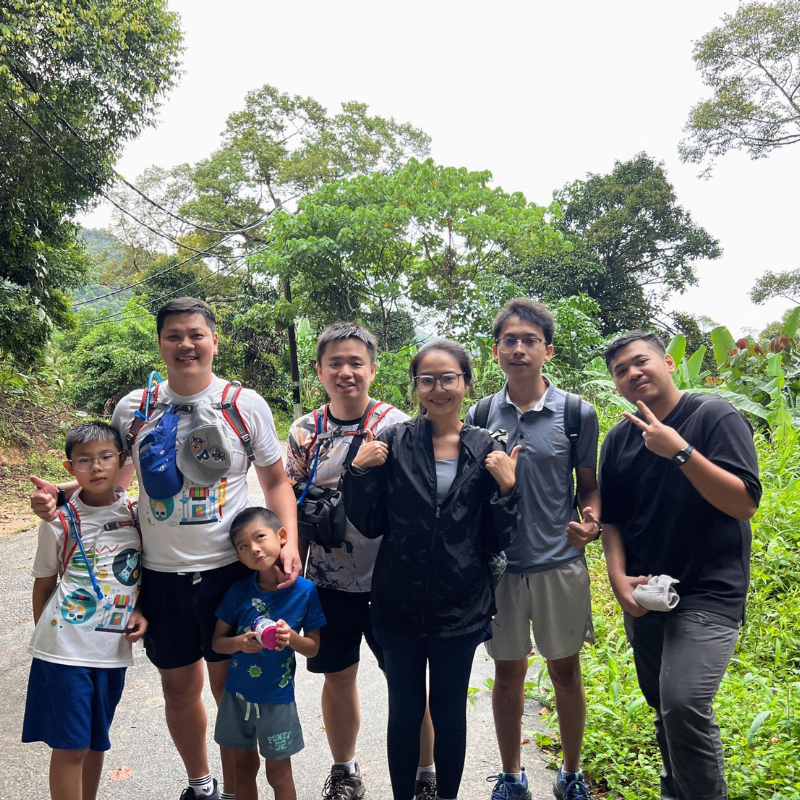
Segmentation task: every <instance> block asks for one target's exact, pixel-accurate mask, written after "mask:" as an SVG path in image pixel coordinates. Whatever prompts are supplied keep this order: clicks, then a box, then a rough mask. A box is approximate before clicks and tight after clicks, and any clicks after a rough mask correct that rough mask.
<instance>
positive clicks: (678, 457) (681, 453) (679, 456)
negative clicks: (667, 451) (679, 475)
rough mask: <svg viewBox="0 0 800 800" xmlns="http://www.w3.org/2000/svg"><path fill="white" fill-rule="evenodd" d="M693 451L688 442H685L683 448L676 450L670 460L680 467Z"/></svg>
mask: <svg viewBox="0 0 800 800" xmlns="http://www.w3.org/2000/svg"><path fill="white" fill-rule="evenodd" d="M693 452H694V447H692V446H691V445H690V444H687V445H686V447H685V448H684V449H683V450H678V452H677V453H675V455H674V456H672V460H673V461H674V462H675V463H676V464H677V465H678V466H679V467H682V466H683V465H684V464H685V463H686V462H687V461H688V460H689V457H690V456H691V455H692V453H693Z"/></svg>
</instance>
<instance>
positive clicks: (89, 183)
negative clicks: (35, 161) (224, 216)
mask: <svg viewBox="0 0 800 800" xmlns="http://www.w3.org/2000/svg"><path fill="white" fill-rule="evenodd" d="M6 108H8V110H9V111H10V112H11V113H12V114H13V115H14V116H15V117H16V118H17V119H18V120H19V121H20V122H21V123H22V124H23V125H24V126H25V127H26V128H28V129H29V130H30V131H31V132H32V133H33V134H34V135H35V136H36V137H37V138H38V139H40V140H41V141H42V143H43V144H44V145H45V147H47V149H48V150H50V151H51V152H52V153H53V154H54V155H56V156H58V158H60V159H61V160H62V161H63V162H64V163H65V164H66V165H67V166H68V167H69V168H70V169H71V170H72V171H73V172H74V173H75V174H76V175H77V176H78V177H79V178H80V179H81V180H82V181H83V182H84V183H86V185H87V186H89V188H91V189H93V190H94V191H95V192H96V193H97V194H99V195H100V196H101V197H104V198H105V199H106V200H108V202H109V203H111V205H113V206H115V207H116V208H118V209H119V210H120V211H121V212H122V213H123V214H125V215H126V216H128V217H130V218H131V219H132V220H133V221H134V222H137V223H138V224H139V225H141V226H142V227H143V228H146V229H147V230H149V231H150V232H151V233H154V234H155V235H156V236H160V237H161V238H162V239H166V240H167V241H168V242H171V243H172V244H174V245H177V246H178V247H183V248H184V249H186V250H191V251H192V252H194V253H197V254H198V255H206V254H207V253H208V250H198V249H197V248H196V247H190V246H189V245H188V244H184V243H182V242H179V241H178V240H177V239H174V238H173V237H172V236H170V235H169V234H166V233H164V232H163V231H159V230H156V229H155V228H154V227H153V226H152V225H148V224H147V223H146V222H143V221H142V220H141V219H139V218H138V217H137V216H136V215H135V214H133V213H131V212H130V211H128V209H126V208H124V207H123V206H121V205H120V204H119V203H118V202H117V201H116V200H114V199H113V198H111V197H109V195H107V194H106V193H105V192H104V191H103V190H102V189H101V188H100V187H99V186H98V185H97V184H96V183H95V182H94V181H93V180H91V179H90V178H88V177H87V176H86V175H84V174H83V173H82V172H81V171H80V170H79V169H78V168H77V167H76V166H75V165H74V164H73V163H72V162H71V161H70V160H69V159H68V158H66V156H64V155H62V154H61V153H59V152H58V150H56V148H55V147H53V145H52V144H50V142H49V141H48V140H47V138H46V137H45V136H44V134H43V133H42V132H41V131H39V130H38V128H36V127H35V126H34V125H33V124H32V123H31V122H29V121H28V120H27V119H25V117H24V116H22V114H20V113H19V112H18V111H17V109H16V108H15V107H14V106H13V104H12V103H10V102H7V103H6ZM214 246H216V245H214Z"/></svg>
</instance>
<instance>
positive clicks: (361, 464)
mask: <svg viewBox="0 0 800 800" xmlns="http://www.w3.org/2000/svg"><path fill="white" fill-rule="evenodd" d="M388 457H389V445H388V444H386V442H378V441H376V439H375V434H374V433H373V432H372V431H371V430H369V429H367V432H366V434H364V441H363V442H362V443H361V447H359V448H358V454H357V455H356V457H355V458H354V459H353V466H354V467H357V468H358V469H361V470H368V469H372V467H379V466H380V465H381V464H385V463H386V459H387V458H388Z"/></svg>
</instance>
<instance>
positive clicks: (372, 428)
mask: <svg viewBox="0 0 800 800" xmlns="http://www.w3.org/2000/svg"><path fill="white" fill-rule="evenodd" d="M382 405H385V406H386V408H385V409H384V410H383V411H381V413H380V414H379V415H378V418H377V419H376V420H375V422H373V423H372V425H370V426H369V429H370V430H371V431H372V432H373V433H375V428H377V427H378V423H379V422H380V421H381V420H382V419H383V418H384V417H385V416H386V415H387V414H388V413H389V412H390V411H394V406H390V405H389V404H388V403H378V405H376V406H375V408H373V409H372V411H373V413H374V412H375V411H376V410H377V409H378V408H380V407H381V406H382Z"/></svg>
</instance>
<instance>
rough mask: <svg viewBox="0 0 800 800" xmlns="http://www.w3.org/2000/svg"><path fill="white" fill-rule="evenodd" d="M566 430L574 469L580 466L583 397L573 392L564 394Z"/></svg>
mask: <svg viewBox="0 0 800 800" xmlns="http://www.w3.org/2000/svg"><path fill="white" fill-rule="evenodd" d="M564 432H565V433H566V434H567V438H568V439H569V446H570V453H571V463H572V469H576V468H577V466H578V438H579V437H580V435H581V397H580V395H577V394H572V392H565V396H564Z"/></svg>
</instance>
